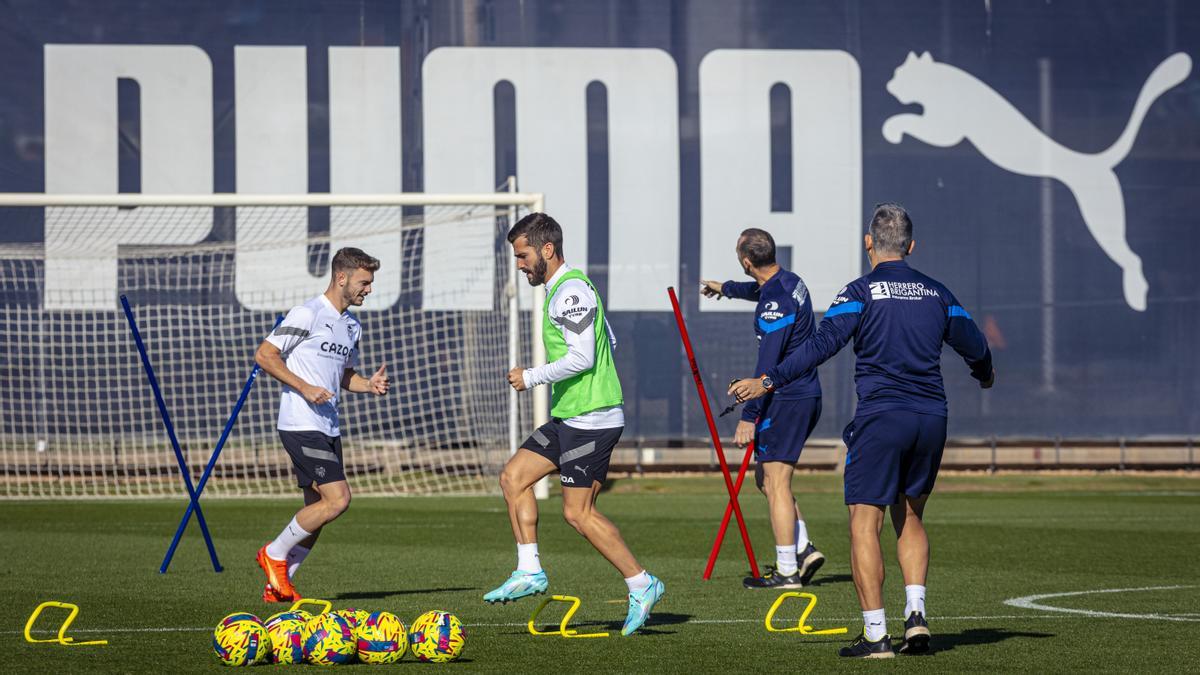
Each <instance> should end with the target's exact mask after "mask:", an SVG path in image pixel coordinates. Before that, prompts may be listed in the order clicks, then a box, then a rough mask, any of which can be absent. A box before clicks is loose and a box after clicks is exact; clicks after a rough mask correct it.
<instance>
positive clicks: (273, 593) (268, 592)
mask: <svg viewBox="0 0 1200 675" xmlns="http://www.w3.org/2000/svg"><path fill="white" fill-rule="evenodd" d="M293 590H294V587H293ZM262 599H263V602H295V601H296V600H299V599H300V592H299V591H296V596H295V597H293V598H285V597H283V596H282V595H280V594H279V591H277V590H275V588H274V587H273V586H271V584H267V585H266V586H263V595H262Z"/></svg>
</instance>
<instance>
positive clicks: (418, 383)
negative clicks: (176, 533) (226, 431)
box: [0, 193, 540, 498]
mask: <svg viewBox="0 0 1200 675" xmlns="http://www.w3.org/2000/svg"><path fill="white" fill-rule="evenodd" d="M39 200H42V202H41V203H37V202H38V201H39ZM539 200H540V196H537V195H521V194H513V193H499V194H496V195H494V196H491V195H474V196H460V197H454V196H446V195H441V196H436V195H420V194H414V195H391V196H358V197H343V196H330V195H302V196H295V197H286V198H278V199H275V200H271V199H270V198H265V197H242V196H238V195H210V196H196V197H166V196H135V195H125V196H119V197H118V196H113V197H111V198H109V197H105V198H94V199H92V200H89V199H88V198H83V197H73V198H72V197H60V198H57V199H56V198H55V197H54V196H52V195H2V196H0V234H2V235H3V238H4V239H5V240H6V241H7V242H8V243H0V278H2V283H0V409H2V410H4V415H3V418H2V420H3V421H2V423H0V424H2V426H0V497H7V498H22V497H51V498H59V497H101V496H116V497H164V496H181V495H186V489H185V488H184V486H183V481H182V479H181V477H180V475H179V468H178V464H177V461H176V458H175V453H174V451H173V450H172V447H171V444H170V442H169V440H168V436H167V434H166V432H165V428H164V424H163V420H162V419H161V417H160V414H159V411H158V408H157V406H156V403H155V399H154V396H153V392H152V390H151V388H150V386H149V383H148V379H147V376H146V373H145V371H144V370H143V367H142V363H141V361H140V357H139V354H138V351H137V348H136V346H135V343H134V340H133V337H132V333H131V331H130V327H129V325H128V323H127V321H126V318H125V315H124V313H123V311H122V309H121V305H120V301H119V298H120V296H122V295H123V296H125V297H126V298H127V299H128V301H129V303H130V305H131V308H132V313H133V315H134V316H135V318H136V321H137V324H138V327H139V329H140V331H141V335H142V337H143V340H144V341H145V345H146V350H147V352H148V356H149V359H150V361H151V363H152V364H153V366H154V369H155V371H156V375H157V378H158V380H159V382H160V385H161V390H162V394H163V398H164V400H165V403H166V407H167V409H168V411H169V413H170V415H171V420H172V422H173V424H174V428H175V431H176V434H177V436H178V439H179V442H180V445H181V447H182V450H183V453H184V456H185V458H186V461H187V463H188V466H189V468H190V472H191V475H192V478H193V482H196V481H198V479H199V476H200V474H201V472H202V471H203V469H204V466H205V464H206V462H207V461H208V459H209V456H210V453H211V452H212V450H213V448H214V446H215V445H216V442H217V439H218V437H219V436H220V434H221V431H222V428H223V427H224V425H225V423H226V420H227V418H228V416H229V415H230V413H231V411H232V409H233V407H234V404H235V402H236V401H237V399H238V396H239V394H240V392H241V390H242V388H243V386H244V384H245V382H246V381H247V378H248V377H249V376H250V373H251V369H252V368H253V366H254V351H255V349H256V348H257V346H258V345H259V343H260V342H261V341H262V339H263V338H264V337H265V336H266V335H267V334H268V333H269V332H270V330H271V329H272V326H273V325H274V323H275V321H276V320H277V319H278V318H279V317H280V316H282V315H283V314H284V313H286V311H287V310H288V309H289V308H291V307H293V306H295V305H298V304H302V303H303V302H305V301H306V300H308V299H310V298H312V297H314V296H316V295H317V294H319V293H321V292H323V291H324V289H325V287H326V284H327V283H328V278H329V259H330V257H331V255H332V252H333V251H336V250H337V249H338V248H340V247H342V246H357V247H359V248H362V249H363V250H365V251H366V252H367V253H369V254H371V255H373V256H375V257H377V258H379V259H380V260H381V263H382V266H381V268H380V270H379V271H378V272H377V273H376V275H375V284H374V290H373V292H372V294H371V296H369V297H368V298H367V301H366V302H365V304H364V305H363V306H362V307H360V308H352V311H353V312H354V313H355V315H356V316H357V317H358V318H359V320H360V321H361V322H362V326H363V336H362V340H361V344H360V359H361V365H360V368H359V370H360V372H362V373H364V374H365V375H367V376H370V374H371V373H373V372H374V371H375V370H376V369H377V368H378V367H379V366H381V365H384V364H386V365H387V368H388V374H389V376H390V377H391V379H392V388H391V391H390V393H389V394H388V395H387V396H383V397H375V396H371V395H367V394H350V393H344V394H343V395H342V396H341V397H340V399H341V403H340V406H339V407H340V413H341V420H342V424H341V427H342V441H343V452H344V457H345V463H346V469H347V475H348V477H349V480H350V481H351V485H352V486H353V488H354V490H355V492H356V494H371V493H374V494H392V495H394V494H478V493H487V492H494V491H496V490H497V487H496V480H495V476H496V475H497V474H498V472H499V469H500V467H501V466H502V465H503V462H504V461H505V460H506V459H507V458H508V456H509V453H510V451H512V450H514V449H515V446H516V443H517V442H518V440H519V438H518V433H519V431H520V430H525V431H528V429H529V428H531V424H532V423H533V420H532V409H533V406H532V405H531V401H530V397H529V396H528V395H523V396H521V397H520V398H517V397H516V396H515V392H513V391H512V389H511V388H510V387H509V386H508V384H507V381H506V379H505V373H506V372H507V371H508V369H509V368H511V367H512V365H513V364H521V365H528V364H531V363H533V359H534V358H536V355H535V354H534V353H533V350H532V348H531V339H532V337H533V331H534V330H535V328H534V326H533V322H532V321H530V318H531V317H532V316H534V314H531V313H530V312H529V311H528V310H529V309H530V307H531V306H532V304H533V302H536V301H538V300H539V299H537V298H534V297H533V295H532V293H531V291H530V289H529V287H528V284H525V283H521V284H517V283H516V278H515V277H516V273H515V269H514V265H513V262H512V256H511V253H510V252H509V249H508V244H507V241H506V240H505V237H504V235H505V233H506V232H507V230H508V228H509V226H510V225H511V223H512V222H513V221H514V218H519V217H521V216H522V215H524V214H525V213H527V212H529V211H530V210H531V207H534V206H535V205H536V204H538V203H540V202H539ZM272 201H274V203H271V202H272ZM38 230H42V231H43V232H44V236H43V237H42V240H43V241H41V242H38V243H34V244H22V243H13V240H14V239H20V238H21V237H25V238H28V239H37V236H36V233H37V231H38ZM310 232H313V233H314V234H310ZM30 233H33V234H32V235H31V234H30ZM280 386H281V385H280V384H279V383H278V382H276V381H275V380H274V379H273V378H271V377H270V376H268V375H266V374H264V373H260V374H259V377H258V378H257V380H256V382H255V383H254V385H253V386H252V388H251V390H250V394H249V396H248V398H247V400H246V403H245V406H244V408H243V409H242V411H241V414H240V416H239V417H238V419H237V422H236V424H235V425H234V427H233V430H232V433H231V434H230V436H229V438H228V441H227V443H226V445H225V447H224V449H223V451H222V453H221V456H220V460H219V461H218V463H217V464H216V467H215V470H214V471H213V474H212V477H211V478H210V480H209V482H208V485H207V487H206V489H205V492H204V494H205V495H206V496H270V495H294V494H295V493H296V489H295V479H294V478H293V476H292V475H291V465H290V462H289V460H288V458H287V455H286V453H285V452H284V450H283V449H282V446H281V445H280V442H279V439H278V436H277V433H276V430H275V426H276V415H277V412H278V406H279V392H280Z"/></svg>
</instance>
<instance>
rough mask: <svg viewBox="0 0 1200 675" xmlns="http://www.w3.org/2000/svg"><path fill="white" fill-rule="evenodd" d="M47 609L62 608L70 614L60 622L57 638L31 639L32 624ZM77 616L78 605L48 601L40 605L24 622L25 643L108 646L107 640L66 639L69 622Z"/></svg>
mask: <svg viewBox="0 0 1200 675" xmlns="http://www.w3.org/2000/svg"><path fill="white" fill-rule="evenodd" d="M47 607H62V608H63V609H66V610H70V613H69V614H68V615H67V619H66V620H65V621H63V622H62V625H61V626H59V628H58V636H57V637H53V638H50V639H49V640H39V639H37V638H35V637H33V635H32V634H31V632H32V630H33V624H34V622H35V621H37V618H38V615H40V614H41V613H42V610H43V609H46V608H47ZM78 614H79V605H76V604H73V603H70V602H58V601H55V600H48V601H46V602H43V603H42V604H40V605H38V606H37V608H36V609H34V610H33V614H30V615H29V620H28V621H26V622H25V641H26V642H55V643H58V644H60V645H65V646H68V647H81V646H83V645H106V644H108V640H89V641H87V642H76V641H75V638H70V637H67V629H68V628H70V627H71V622H72V621H74V620H75V616H76V615H78Z"/></svg>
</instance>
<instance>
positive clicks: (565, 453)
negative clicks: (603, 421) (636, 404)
mask: <svg viewBox="0 0 1200 675" xmlns="http://www.w3.org/2000/svg"><path fill="white" fill-rule="evenodd" d="M624 431H625V427H613V428H611V429H576V428H575V427H572V426H570V425H568V424H565V423H564V422H563V421H562V420H558V419H555V420H551V421H549V422H547V423H546V424H543V425H542V426H540V427H538V428H537V429H536V430H534V432H533V434H531V435H530V436H529V438H527V439H525V442H524V443H522V444H521V447H522V448H525V449H526V450H529V451H530V452H536V453H537V454H539V455H541V456H542V457H545V458H546V459H548V460H550V461H551V462H554V466H556V467H558V471H559V478H558V480H559V482H560V483H562V486H563V487H565V488H589V489H590V488H591V487H592V483H603V482H604V479H605V478H608V462H609V460H611V459H612V451H613V448H615V447H617V441H619V440H621V434H622V433H623V432H624Z"/></svg>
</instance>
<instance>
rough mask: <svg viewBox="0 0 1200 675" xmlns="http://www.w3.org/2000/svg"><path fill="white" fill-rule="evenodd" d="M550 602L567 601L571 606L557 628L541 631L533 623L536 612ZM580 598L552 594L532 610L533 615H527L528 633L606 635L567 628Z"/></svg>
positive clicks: (568, 636) (577, 607)
mask: <svg viewBox="0 0 1200 675" xmlns="http://www.w3.org/2000/svg"><path fill="white" fill-rule="evenodd" d="M551 602H569V603H571V607H570V608H569V609H567V613H566V614H564V615H563V618H562V621H561V622H560V623H559V624H558V630H550V631H541V630H538V629H537V627H536V626H535V625H534V623H535V622H536V621H537V617H538V614H540V613H541V612H542V610H543V609H545V608H546V605H549V604H550V603H551ZM579 605H580V600H579V598H577V597H575V596H573V595H552V596H550V597H548V598H546V599H545V600H542V604H540V605H538V606H537V609H535V610H533V615H532V616H530V617H529V633H530V634H531V635H561V636H563V637H565V638H596V637H608V633H580V632H579V631H577V630H575V629H574V628H567V624H568V623H570V622H571V617H573V616H575V611H576V610H578V609H579Z"/></svg>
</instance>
